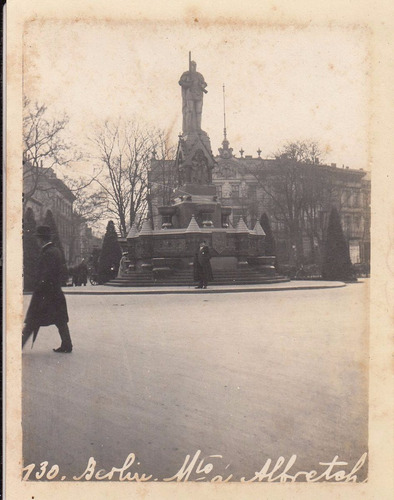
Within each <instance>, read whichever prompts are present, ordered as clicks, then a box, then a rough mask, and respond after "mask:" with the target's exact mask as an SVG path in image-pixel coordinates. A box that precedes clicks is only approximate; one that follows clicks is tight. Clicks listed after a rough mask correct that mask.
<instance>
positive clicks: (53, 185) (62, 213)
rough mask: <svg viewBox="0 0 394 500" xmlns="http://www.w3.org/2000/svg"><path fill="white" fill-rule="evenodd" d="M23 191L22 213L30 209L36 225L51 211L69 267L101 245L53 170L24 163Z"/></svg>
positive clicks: (69, 191) (73, 198)
mask: <svg viewBox="0 0 394 500" xmlns="http://www.w3.org/2000/svg"><path fill="white" fill-rule="evenodd" d="M23 190H24V211H25V212H26V210H27V209H28V208H31V209H32V210H33V213H34V218H35V220H36V223H37V225H39V224H43V222H44V219H45V216H46V213H47V211H48V210H50V211H51V212H52V214H53V217H54V220H55V223H56V227H57V230H58V234H59V238H60V241H61V243H62V246H63V249H64V255H65V258H66V262H67V264H68V265H70V266H72V265H75V264H78V263H79V262H80V261H81V260H82V258H86V257H87V256H88V254H89V252H91V250H92V249H93V247H94V246H97V245H101V239H100V238H97V237H95V236H94V235H93V234H92V230H91V229H90V228H89V227H88V225H87V223H86V222H85V221H84V220H83V219H81V218H79V217H78V216H77V215H76V214H75V212H74V210H73V203H74V201H75V199H76V198H75V195H74V194H73V192H72V191H71V190H70V189H69V188H68V187H67V186H66V184H65V183H64V182H63V181H62V180H61V179H59V178H58V177H57V176H56V174H55V172H54V171H53V169H51V168H45V169H44V168H42V167H40V168H39V169H33V168H30V166H29V165H27V164H24V179H23Z"/></svg>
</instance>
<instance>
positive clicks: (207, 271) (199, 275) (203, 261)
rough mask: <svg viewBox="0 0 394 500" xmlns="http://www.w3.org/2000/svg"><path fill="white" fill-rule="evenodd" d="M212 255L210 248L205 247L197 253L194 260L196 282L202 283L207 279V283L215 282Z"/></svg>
mask: <svg viewBox="0 0 394 500" xmlns="http://www.w3.org/2000/svg"><path fill="white" fill-rule="evenodd" d="M210 260H211V254H210V252H209V248H208V246H203V247H202V248H200V249H199V251H198V252H197V253H196V255H195V258H194V280H195V281H200V280H202V279H204V278H205V281H213V273H212V267H211V262H210Z"/></svg>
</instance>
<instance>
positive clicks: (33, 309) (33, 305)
mask: <svg viewBox="0 0 394 500" xmlns="http://www.w3.org/2000/svg"><path fill="white" fill-rule="evenodd" d="M36 236H37V240H38V243H39V245H40V246H41V251H40V255H39V260H38V273H37V284H36V286H35V289H34V292H33V296H32V298H31V301H30V305H29V309H28V311H27V314H26V318H25V325H24V327H23V331H22V348H23V346H24V345H25V344H26V342H27V340H28V339H29V337H30V336H31V335H32V334H33V343H34V341H35V339H36V337H37V334H38V330H39V329H40V327H41V326H49V325H56V326H57V329H58V330H59V334H60V338H61V341H62V343H61V346H60V347H59V348H57V349H53V350H54V352H60V353H69V352H71V351H72V347H73V346H72V343H71V337H70V331H69V329H68V312H67V305H66V299H65V297H64V294H63V292H62V289H61V284H62V281H63V274H64V272H65V270H66V265H65V263H64V259H63V256H62V254H61V252H60V250H59V249H58V248H57V247H55V245H54V244H53V243H52V241H51V230H50V228H49V226H38V227H37V230H36Z"/></svg>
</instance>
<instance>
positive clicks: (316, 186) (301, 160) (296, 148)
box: [251, 141, 337, 262]
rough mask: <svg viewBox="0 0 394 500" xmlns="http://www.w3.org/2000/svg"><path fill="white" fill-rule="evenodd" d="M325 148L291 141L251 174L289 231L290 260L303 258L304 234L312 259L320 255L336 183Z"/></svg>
mask: <svg viewBox="0 0 394 500" xmlns="http://www.w3.org/2000/svg"><path fill="white" fill-rule="evenodd" d="M322 156H323V155H322V150H321V148H320V147H319V144H318V143H317V142H315V141H296V142H288V143H286V144H285V145H284V146H283V148H281V149H280V150H279V151H277V153H276V154H275V160H272V161H270V162H269V164H268V165H266V166H264V167H263V168H261V167H255V168H254V169H253V171H251V173H252V174H253V175H254V177H255V178H256V179H257V181H258V184H259V186H260V188H261V189H262V190H263V191H264V193H265V194H266V199H267V200H268V208H269V212H270V213H271V214H272V216H273V217H274V219H275V220H276V221H277V222H279V224H280V225H282V226H283V227H284V229H285V232H286V234H287V241H288V247H289V251H290V259H291V260H292V261H293V262H299V261H301V262H302V261H303V259H304V245H303V237H304V236H305V235H307V236H308V237H309V239H310V247H311V254H312V259H314V258H317V257H318V255H315V254H316V253H319V249H320V248H321V245H322V241H323V237H324V231H325V226H326V223H327V221H326V218H325V217H324V214H325V213H328V210H329V209H330V207H331V205H332V204H333V202H334V198H335V197H336V196H337V193H336V189H337V186H336V185H335V182H334V176H333V173H332V171H331V167H328V166H327V165H322V164H321V161H322Z"/></svg>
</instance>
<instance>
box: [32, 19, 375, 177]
mask: <svg viewBox="0 0 394 500" xmlns="http://www.w3.org/2000/svg"><path fill="white" fill-rule="evenodd" d="M24 41H25V54H24V83H25V93H26V94H27V96H28V97H29V98H30V99H31V100H32V101H35V100H37V101H39V102H43V103H45V104H46V105H47V106H48V108H49V109H50V110H51V111H52V112H53V113H56V112H63V111H65V112H66V113H67V114H68V115H69V116H70V134H71V135H72V138H73V140H74V142H75V143H77V144H78V145H81V147H82V145H83V144H84V142H85V137H86V136H87V135H89V134H91V131H92V124H93V123H95V122H102V121H104V120H105V119H106V118H114V119H116V118H118V117H119V116H121V117H123V118H124V119H143V120H144V121H145V122H148V123H150V124H152V125H154V126H156V127H159V128H162V129H165V130H169V131H170V134H171V138H172V140H173V142H174V143H176V141H177V135H178V134H179V133H180V132H181V127H182V114H181V88H180V86H179V85H178V80H179V77H180V76H181V74H182V73H183V72H184V71H186V70H187V69H188V52H189V50H191V51H192V59H193V60H195V61H196V62H197V70H198V71H199V72H200V73H202V74H203V75H204V77H205V80H206V82H207V84H208V86H207V90H208V94H206V95H205V97H204V108H203V117H202V128H203V129H204V130H205V131H206V132H207V133H208V134H209V136H210V138H211V145H212V150H213V152H214V154H216V153H217V150H218V148H219V147H220V146H221V142H222V140H223V93H222V86H223V83H224V84H225V86H226V115H227V137H228V139H229V141H230V146H231V147H233V148H234V153H235V154H236V155H239V153H238V151H239V150H240V149H241V147H242V148H243V149H244V150H245V154H246V155H253V156H257V154H256V151H257V149H258V148H260V149H261V150H262V156H263V157H270V156H271V155H272V153H274V152H275V151H276V150H277V149H278V148H279V147H280V146H281V145H282V144H283V143H285V142H286V141H288V140H290V141H292V140H297V139H314V140H317V141H319V142H320V144H321V145H322V146H323V148H325V149H326V150H327V154H326V161H327V162H328V163H331V162H334V163H337V164H338V166H342V164H345V165H348V166H349V167H351V168H364V169H368V155H367V153H368V149H367V147H368V111H369V110H368V102H369V81H368V68H369V66H368V58H367V54H368V52H367V48H368V46H367V42H368V39H367V33H365V32H363V31H362V30H360V29H356V28H355V29H349V27H348V28H347V29H343V28H339V27H333V28H327V27H321V28H316V27H314V28H292V29H291V28H282V27H279V26H278V27H277V28H273V27H272V26H267V27H266V28H262V27H261V26H260V27H251V26H245V25H240V26H236V25H234V26H233V27H231V26H228V25H226V26H223V27H220V26H217V25H211V26H209V27H206V26H205V27H200V26H199V25H198V23H196V25H195V26H194V27H192V28H191V27H190V25H188V26H186V25H184V24H171V25H170V24H158V23H154V24H149V25H148V24H147V23H146V22H145V23H143V22H140V23H126V22H124V23H119V22H109V21H108V22H104V21H103V22H96V23H95V22H90V23H85V22H71V23H66V22H64V21H62V22H58V21H56V20H51V21H42V20H41V21H35V22H32V23H30V24H27V25H26V29H25V37H24ZM83 168H87V166H86V165H85V166H84V167H83Z"/></svg>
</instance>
